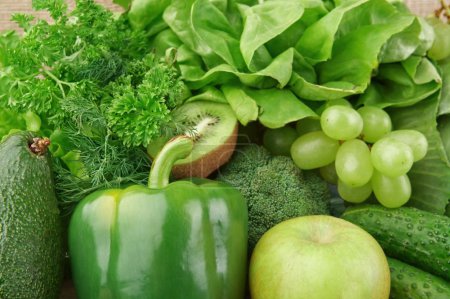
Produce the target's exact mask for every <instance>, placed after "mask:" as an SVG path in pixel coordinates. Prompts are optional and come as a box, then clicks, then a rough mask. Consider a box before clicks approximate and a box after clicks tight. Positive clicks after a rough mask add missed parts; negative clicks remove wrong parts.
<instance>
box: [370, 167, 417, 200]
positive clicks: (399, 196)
mask: <svg viewBox="0 0 450 299" xmlns="http://www.w3.org/2000/svg"><path fill="white" fill-rule="evenodd" d="M371 182H372V189H373V192H374V193H375V197H376V198H377V200H378V201H379V202H380V203H381V204H382V205H383V206H385V207H387V208H398V207H401V206H402V205H404V204H405V203H406V202H407V201H408V200H409V198H410V197H411V183H410V181H409V178H408V176H407V175H406V174H404V175H401V176H398V177H388V176H385V175H383V174H381V173H380V172H378V171H375V172H374V173H373V176H372V180H371Z"/></svg>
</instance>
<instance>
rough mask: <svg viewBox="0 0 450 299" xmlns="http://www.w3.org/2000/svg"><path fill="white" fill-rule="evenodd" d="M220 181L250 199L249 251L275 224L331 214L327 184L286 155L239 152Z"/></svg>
mask: <svg viewBox="0 0 450 299" xmlns="http://www.w3.org/2000/svg"><path fill="white" fill-rule="evenodd" d="M218 179H219V180H221V181H224V182H226V183H228V184H230V185H231V186H234V187H235V188H237V189H239V191H240V192H241V193H242V195H243V196H244V197H245V199H246V200H247V206H248V214H249V250H250V252H251V251H252V250H253V248H254V247H255V245H256V243H257V242H258V240H259V239H260V238H261V236H262V235H263V234H264V233H265V232H266V231H267V230H268V229H270V228H271V227H273V226H275V225H276V224H278V223H280V222H282V221H284V220H287V219H290V218H294V217H298V216H304V215H318V214H330V209H329V202H330V197H331V196H330V192H329V189H328V186H327V183H326V182H325V181H323V180H322V179H321V178H320V177H319V176H318V175H317V174H316V173H315V172H312V171H302V170H300V169H299V168H298V167H297V166H296V165H295V164H294V162H293V161H292V159H291V158H289V157H285V156H271V155H270V154H269V153H268V152H267V150H266V149H265V148H263V147H262V146H258V145H249V146H246V147H244V148H242V149H239V150H237V151H236V152H235V153H234V154H233V157H232V158H231V160H230V161H229V162H228V163H227V164H226V165H225V166H224V167H223V168H222V169H221V170H220V172H219V175H218Z"/></svg>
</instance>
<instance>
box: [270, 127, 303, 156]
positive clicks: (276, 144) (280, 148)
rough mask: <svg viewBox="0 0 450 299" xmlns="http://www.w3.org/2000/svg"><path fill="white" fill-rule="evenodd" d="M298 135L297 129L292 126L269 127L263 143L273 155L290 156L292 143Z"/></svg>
mask: <svg viewBox="0 0 450 299" xmlns="http://www.w3.org/2000/svg"><path fill="white" fill-rule="evenodd" d="M297 137H298V136H297V131H296V130H295V129H294V128H291V127H282V128H277V129H267V130H266V131H265V132H264V136H263V144H264V147H265V148H266V149H267V150H269V152H271V153H272V154H273V155H280V156H289V154H290V152H291V145H292V143H293V142H294V141H295V139H297Z"/></svg>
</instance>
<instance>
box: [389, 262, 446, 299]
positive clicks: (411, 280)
mask: <svg viewBox="0 0 450 299" xmlns="http://www.w3.org/2000/svg"><path fill="white" fill-rule="evenodd" d="M387 260H388V263H389V268H390V270H391V294H390V297H389V298H391V299H428V298H433V299H448V298H450V283H448V282H447V281H445V280H444V279H442V278H440V277H438V276H435V275H432V274H430V273H428V272H425V271H422V270H420V269H418V268H416V267H413V266H410V265H408V264H405V263H403V262H401V261H399V260H396V259H393V258H389V257H388V259H387Z"/></svg>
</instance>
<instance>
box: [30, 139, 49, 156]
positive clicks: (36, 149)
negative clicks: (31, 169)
mask: <svg viewBox="0 0 450 299" xmlns="http://www.w3.org/2000/svg"><path fill="white" fill-rule="evenodd" d="M49 145H50V139H48V138H47V137H44V138H40V137H35V138H33V142H32V143H31V144H30V145H29V147H30V150H31V152H32V153H33V154H36V155H38V156H42V155H44V154H45V153H46V152H47V150H48V147H49Z"/></svg>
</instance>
